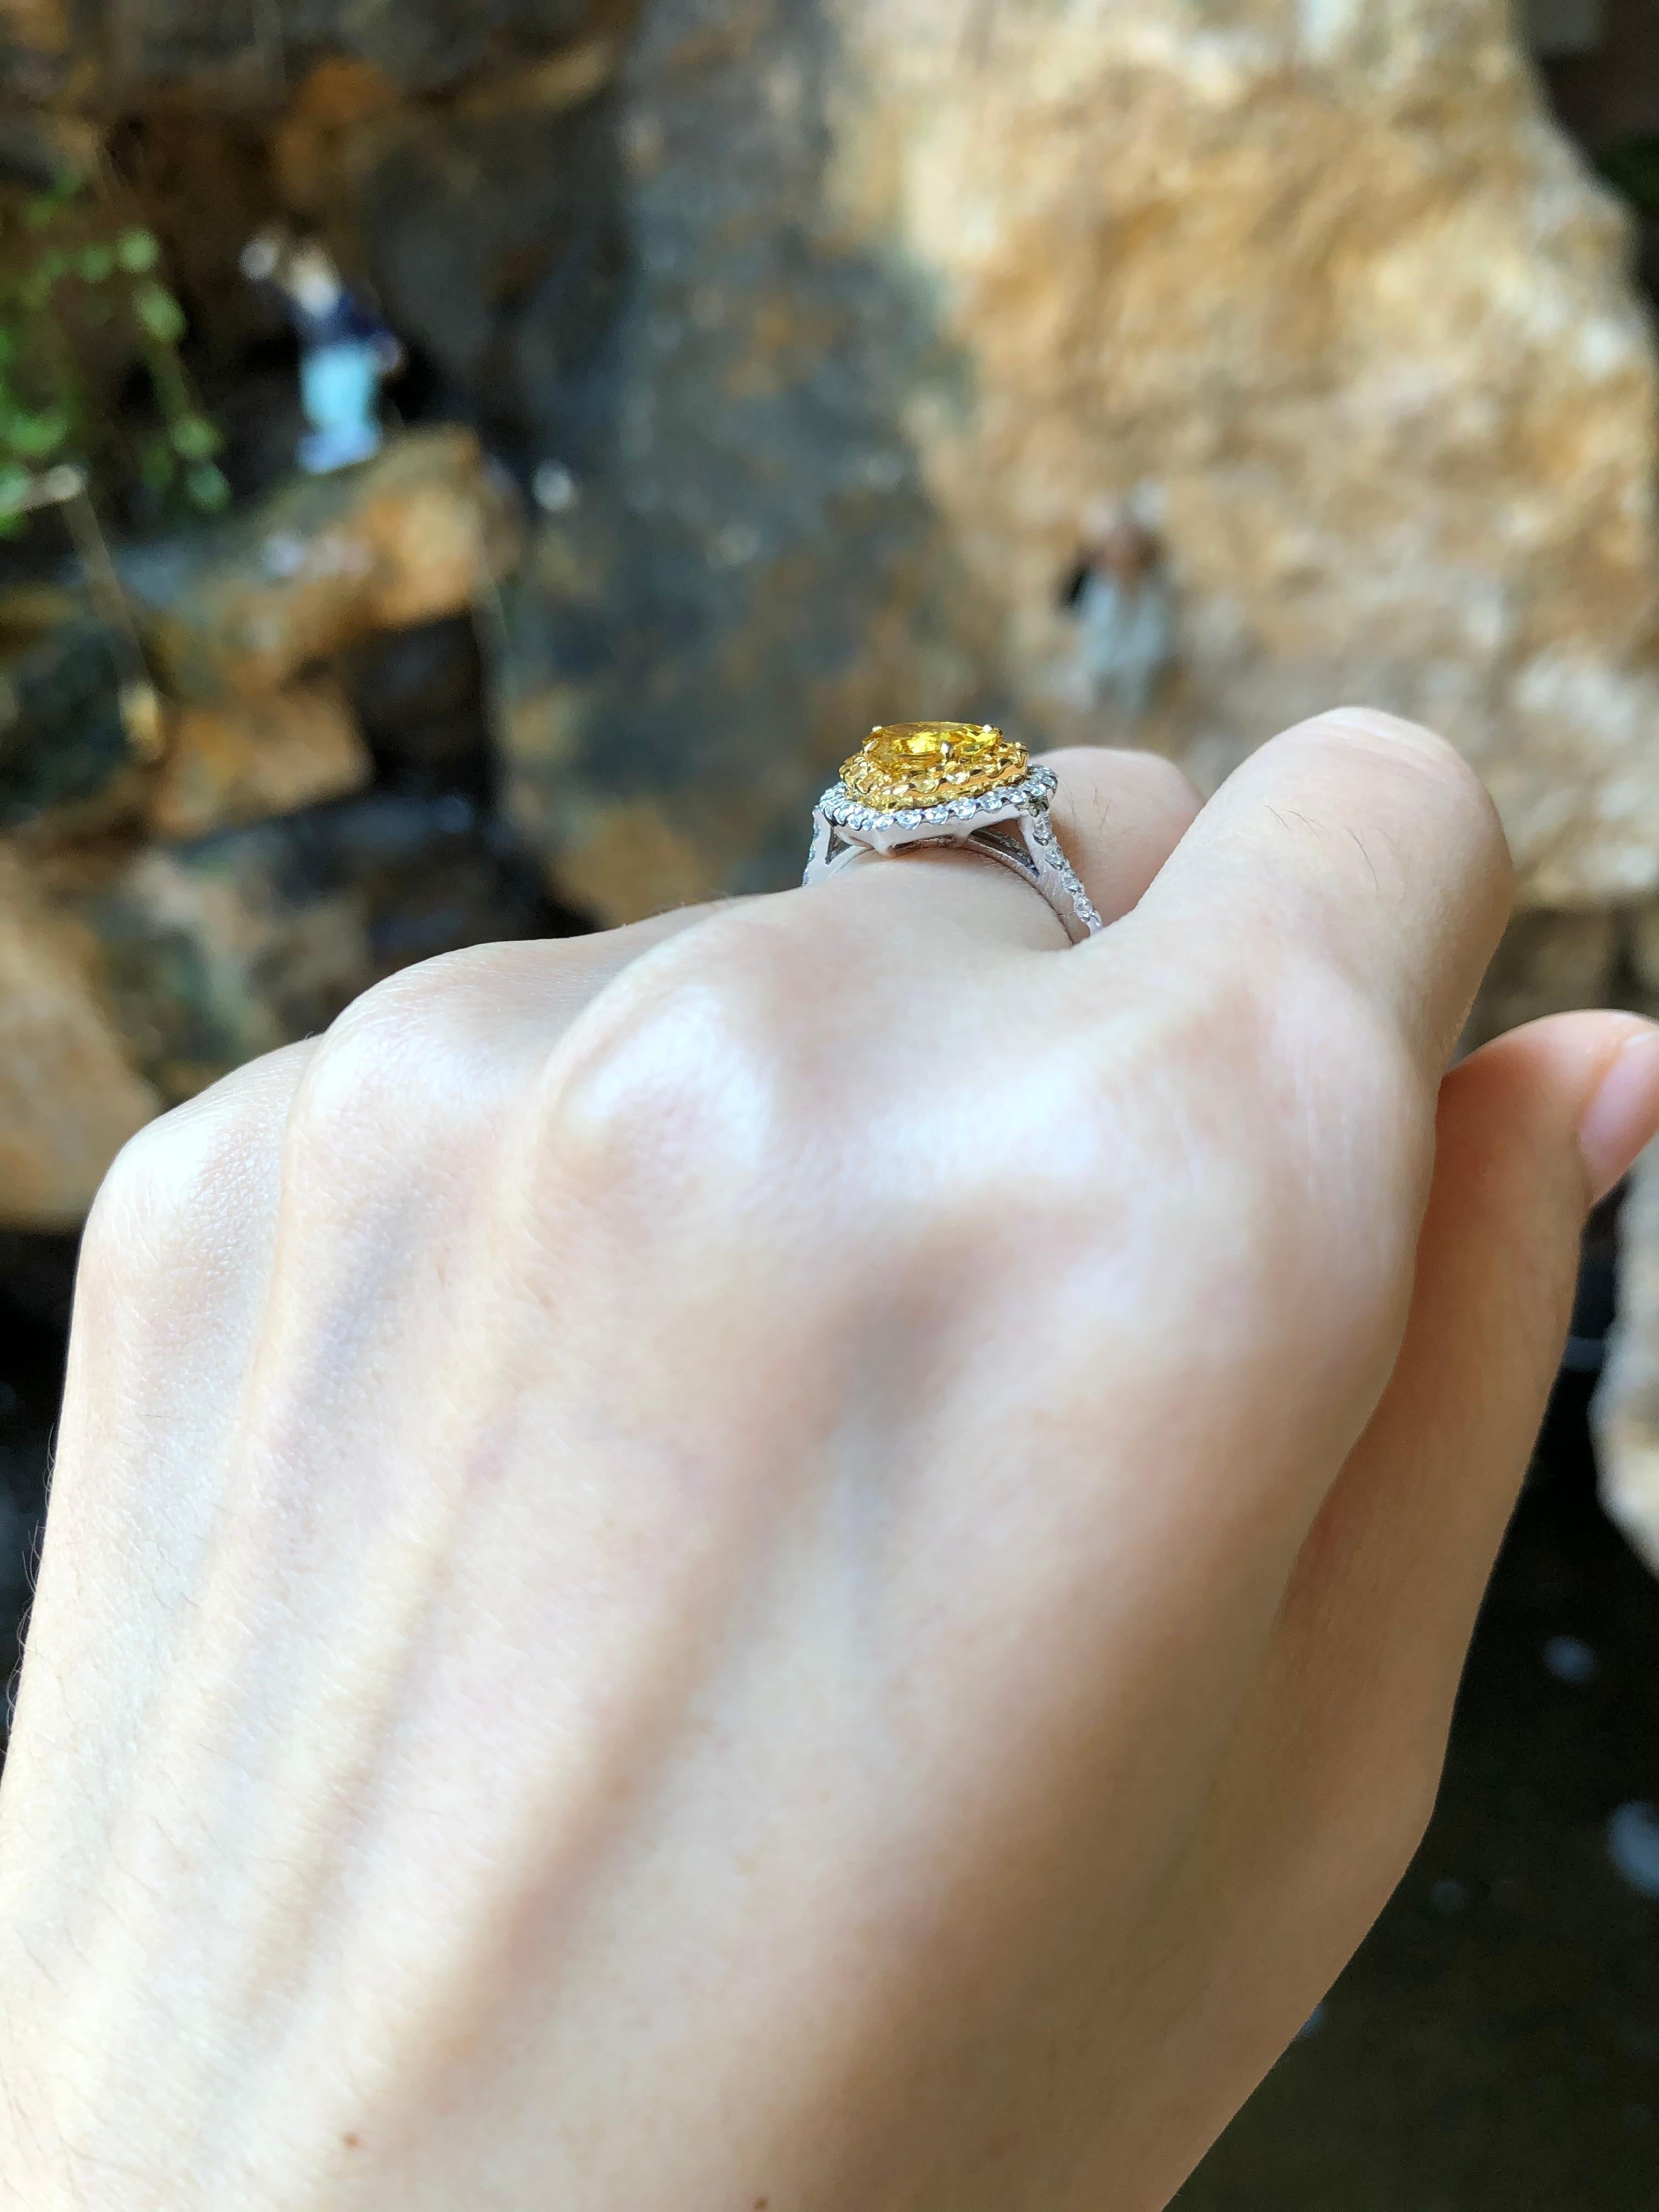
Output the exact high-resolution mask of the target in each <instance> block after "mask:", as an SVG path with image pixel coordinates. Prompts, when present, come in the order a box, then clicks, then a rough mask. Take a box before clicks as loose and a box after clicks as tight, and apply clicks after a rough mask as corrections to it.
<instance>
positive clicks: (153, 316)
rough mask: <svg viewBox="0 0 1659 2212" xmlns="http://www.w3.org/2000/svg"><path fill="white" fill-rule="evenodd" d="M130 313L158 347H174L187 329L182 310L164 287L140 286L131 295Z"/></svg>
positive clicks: (159, 285) (153, 285)
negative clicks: (135, 316)
mask: <svg viewBox="0 0 1659 2212" xmlns="http://www.w3.org/2000/svg"><path fill="white" fill-rule="evenodd" d="M132 311H133V313H134V314H135V315H137V318H138V320H139V322H140V324H141V325H143V329H144V330H145V331H147V332H148V333H149V336H150V337H153V338H154V339H155V341H156V343H158V344H159V345H165V346H176V345H177V344H178V343H179V339H180V338H181V337H183V336H184V335H185V331H186V330H187V329H188V328H189V325H188V324H187V323H186V322H185V311H184V309H183V308H182V307H180V306H179V302H178V301H176V300H175V299H174V298H173V295H172V293H171V292H169V291H168V290H167V288H166V286H165V285H161V284H142V285H140V286H139V288H138V289H137V291H136V292H135V293H134V294H133V295H132Z"/></svg>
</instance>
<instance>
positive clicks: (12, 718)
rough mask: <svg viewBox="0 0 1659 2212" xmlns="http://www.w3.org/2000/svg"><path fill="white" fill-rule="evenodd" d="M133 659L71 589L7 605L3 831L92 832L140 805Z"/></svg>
mask: <svg viewBox="0 0 1659 2212" xmlns="http://www.w3.org/2000/svg"><path fill="white" fill-rule="evenodd" d="M130 660H131V655H130V653H128V652H127V651H126V650H125V648H124V643H123V641H122V640H121V638H120V637H119V636H118V634H117V633H116V632H115V631H114V630H113V629H111V627H110V626H109V624H108V623H105V622H103V621H101V620H100V618H99V617H98V616H97V615H95V614H94V613H93V612H92V611H90V610H89V609H88V608H87V607H85V606H84V605H82V604H81V603H80V602H79V601H77V600H76V599H74V598H73V597H72V596H70V594H69V593H67V592H39V591H27V590H25V591H21V592H11V593H9V594H8V595H7V596H6V597H5V598H4V599H0V829H21V828H23V827H26V826H39V825H40V824H41V823H53V824H63V825H64V826H73V827H76V828H80V827H85V826H88V825H91V824H94V823H97V822H98V821H100V820H101V819H103V818H106V817H108V816H109V815H111V814H112V813H113V812H118V811H120V809H121V808H122V806H123V805H126V804H130V803H131V796H132V792H131V770H132V767H133V760H132V753H131V745H130V742H129V738H128V733H127V727H126V723H125V718H124V714H123V708H122V700H123V694H124V689H125V678H126V677H127V675H128V672H129V667H130Z"/></svg>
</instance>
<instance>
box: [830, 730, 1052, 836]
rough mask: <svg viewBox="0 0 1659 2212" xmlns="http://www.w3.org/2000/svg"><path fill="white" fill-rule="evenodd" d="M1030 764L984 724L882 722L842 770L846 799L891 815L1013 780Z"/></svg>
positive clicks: (969, 795) (967, 796)
mask: <svg viewBox="0 0 1659 2212" xmlns="http://www.w3.org/2000/svg"><path fill="white" fill-rule="evenodd" d="M1029 768H1030V755H1029V754H1028V753H1027V752H1026V750H1025V748H1024V745H1020V744H1015V743H1014V741H1013V739H1012V738H1006V737H1005V736H1004V735H1003V733H1002V732H1001V731H1000V730H998V729H994V728H993V727H992V726H991V724H990V723H989V722H887V723H884V724H883V726H881V728H879V729H878V730H872V732H870V735H869V736H868V737H867V738H866V740H865V743H864V750H863V751H862V752H858V753H854V756H853V757H852V759H851V760H849V761H848V763H847V765H846V767H845V768H844V769H842V772H841V780H842V783H843V784H844V785H845V786H846V788H847V792H848V797H849V798H852V799H856V800H857V801H858V803H859V804H860V805H861V806H873V807H878V808H879V809H880V810H881V811H883V812H884V813H891V812H892V811H893V810H894V809H895V808H896V807H900V806H904V807H910V806H937V805H939V804H940V803H941V802H942V801H944V800H945V799H974V798H976V797H977V796H978V795H979V793H981V792H982V791H996V790H999V789H1000V787H1001V786H1002V785H1004V784H1005V783H1010V784H1012V783H1018V781H1020V779H1021V778H1022V777H1023V776H1024V774H1025V772H1026V770H1027V769H1029Z"/></svg>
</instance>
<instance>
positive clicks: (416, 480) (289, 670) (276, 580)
mask: <svg viewBox="0 0 1659 2212" xmlns="http://www.w3.org/2000/svg"><path fill="white" fill-rule="evenodd" d="M516 552H517V537H516V528H515V523H514V518H513V508H512V505H511V500H510V488H509V489H508V490H507V491H504V490H503V489H502V486H501V483H500V482H499V481H498V480H497V478H496V477H495V476H494V474H493V473H492V472H491V471H489V469H488V468H487V466H486V465H485V461H484V457H483V452H482V450H481V449H480V447H479V445H478V442H477V439H476V438H475V437H473V435H471V432H470V431H467V430H462V429H453V428H444V429H435V430H422V431H416V432H412V433H409V434H407V435H403V436H400V437H398V438H396V439H394V440H392V441H391V442H390V443H389V444H388V445H387V447H386V450H385V452H384V453H381V454H380V457H379V459H376V460H374V461H371V462H368V464H366V465H364V466H363V467H362V468H359V469H351V470H348V471H345V472H344V473H343V474H342V475H339V476H333V477H320V478H312V479H300V480H298V481H295V482H294V483H289V484H286V485H284V486H283V488H282V489H280V490H278V491H276V493H274V494H272V495H271V496H270V497H269V498H268V499H266V500H264V501H261V502H260V503H259V504H258V506H256V507H252V508H251V509H249V510H247V511H246V512H245V513H241V514H239V515H237V516H236V517H235V518H234V520H231V521H228V522H227V523H225V524H224V525H222V526H220V527H218V528H216V529H213V530H210V531H203V532H198V533H197V535H196V536H195V537H194V538H191V539H190V540H189V541H188V543H187V544H186V545H185V546H184V547H182V548H167V549H166V550H164V551H163V552H162V553H161V554H160V555H154V556H148V557H146V556H142V555H140V556H135V557H134V558H133V560H132V561H131V563H130V566H129V570H128V581H129V585H130V588H131V592H132V595H133V598H134V600H135V602H136V604H137V606H138V608H139V611H140V613H141V615H142V617H143V622H144V627H145V630H146V634H147V642H148V643H149V647H150V651H151V653H152V655H153V658H154V659H155V664H156V667H157V672H158V674H160V675H161V677H162V678H163V679H164V681H165V683H166V684H167V689H168V690H170V691H172V692H173V693H174V694H175V695H176V696H178V697H179V698H181V699H184V700H185V701H189V702H199V703H202V704H209V705H211V704H216V703H217V702H220V701H221V700H222V699H225V698H227V697H236V696H240V697H244V698H249V697H259V696H265V695H269V694H270V693H271V692H274V691H279V690H282V689H283V686H284V685H285V684H289V683H290V682H292V681H293V680H294V678H295V677H297V676H299V675H300V674H301V672H302V671H304V670H305V669H307V667H308V666H309V665H311V664H312V663H313V662H315V661H319V660H325V659H330V658H331V656H332V655H334V654H335V653H340V652H343V650H345V648H346V647H349V646H351V645H353V644H355V643H356V641H358V640H359V639H361V638H362V637H364V636H366V635H368V633H369V632H370V631H373V630H378V629H405V628H409V627H412V626H413V625H414V624H416V623H424V622H433V621H436V620H437V619H438V618H439V617H441V616H444V615H453V614H459V613H460V612H461V611H463V610H464V609H465V608H466V607H468V606H470V605H472V604H473V602H474V601H475V600H476V599H477V598H478V597H479V596H480V594H481V593H483V592H486V591H488V590H489V588H490V587H491V586H492V585H493V584H494V583H495V580H497V579H498V578H499V577H501V575H502V574H505V572H506V570H507V568H509V567H510V566H511V565H512V562H513V559H514V557H515V556H516Z"/></svg>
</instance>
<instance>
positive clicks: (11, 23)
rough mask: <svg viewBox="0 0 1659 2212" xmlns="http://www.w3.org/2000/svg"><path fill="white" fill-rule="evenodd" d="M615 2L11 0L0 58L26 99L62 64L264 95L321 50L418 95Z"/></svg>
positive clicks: (100, 91) (86, 80)
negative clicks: (361, 64) (354, 62)
mask: <svg viewBox="0 0 1659 2212" xmlns="http://www.w3.org/2000/svg"><path fill="white" fill-rule="evenodd" d="M622 12H623V10H622V9H619V8H618V7H617V5H616V4H615V0H269V4H263V3H262V4H260V5H258V6H253V7H235V8H232V7H226V6H225V5H224V4H223V0H143V5H142V6H138V5H136V4H130V0H15V4H14V5H11V6H9V8H8V9H7V10H6V20H5V25H4V32H3V35H0V63H3V65H4V68H5V72H6V79H7V82H9V84H11V85H13V86H14V87H15V88H18V89H20V90H22V91H24V92H25V94H27V95H32V96H33V97H37V98H39V97H44V96H46V95H47V94H50V93H52V92H53V91H56V90H58V89H60V88H63V87H64V84H65V82H66V81H67V79H68V76H69V72H70V68H71V66H72V65H73V67H74V68H75V71H76V79H77V81H78V84H79V87H80V88H81V89H82V96H83V97H84V96H87V95H88V94H94V95H101V97H102V98H103V99H105V100H108V99H111V98H114V97H118V96H121V95H125V96H126V97H128V98H131V97H133V96H134V95H135V94H139V93H141V92H142V91H143V88H146V87H148V86H153V85H157V84H167V85H168V86H169V87H170V88H173V92H174V94H175V96H177V95H178V94H181V93H184V92H187V91H194V93H195V94H196V95H197V97H198V98H211V97H213V96H215V95H218V96H220V97H226V98H228V97H231V96H234V94H237V93H239V92H240V94H242V96H243V97H244V98H245V99H246V98H248V97H250V96H252V95H253V94H258V93H259V92H261V91H263V92H264V94H265V95H266V97H267V98H269V97H270V93H271V92H272V91H273V90H275V89H280V88H281V87H282V85H283V82H284V81H285V80H289V79H291V78H292V77H293V76H297V75H299V74H301V73H302V72H303V71H304V70H305V69H306V67H307V65H308V64H314V63H315V62H316V61H317V60H319V59H320V58H327V57H331V56H343V57H347V58H352V59H355V60H359V61H362V62H364V63H366V64H369V65H371V66H372V67H374V69H376V70H380V71H382V72H383V73H384V74H385V75H386V76H387V77H388V78H390V79H391V80H392V82H394V83H395V84H397V85H398V86H399V87H400V88H403V89H404V90H407V91H410V92H418V93H430V92H435V91H441V90H444V89H445V88H448V87H450V86H453V85H454V84H456V83H457V82H462V81H464V80H465V79H466V78H468V77H469V76H473V75H475V74H477V73H478V72H480V71H484V70H507V69H511V68H513V67H515V66H518V67H521V66H523V64H525V63H526V62H527V61H533V60H535V59H536V58H538V57H540V56H542V55H544V54H546V53H547V52H550V51H552V50H555V49H556V48H557V47H559V46H562V45H565V44H567V43H568V42H569V41H570V40H574V39H577V38H580V37H581V36H582V35H583V34H584V33H587V32H589V31H591V30H592V29H593V28H595V27H599V26H602V25H603V24H605V22H607V21H611V20H613V19H614V18H615V17H616V16H617V15H618V14H620V13H622Z"/></svg>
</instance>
